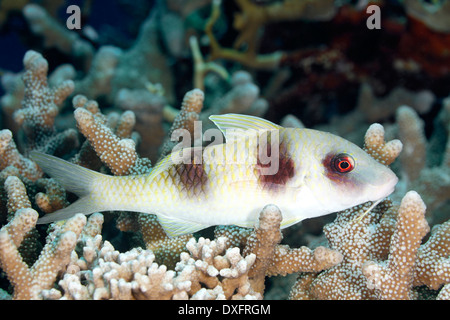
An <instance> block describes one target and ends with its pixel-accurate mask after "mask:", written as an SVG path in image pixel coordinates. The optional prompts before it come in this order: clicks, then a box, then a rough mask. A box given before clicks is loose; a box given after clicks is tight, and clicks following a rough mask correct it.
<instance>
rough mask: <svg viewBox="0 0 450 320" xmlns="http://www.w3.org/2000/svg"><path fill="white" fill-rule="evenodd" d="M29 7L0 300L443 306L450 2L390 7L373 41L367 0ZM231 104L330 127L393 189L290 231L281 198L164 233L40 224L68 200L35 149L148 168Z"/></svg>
mask: <svg viewBox="0 0 450 320" xmlns="http://www.w3.org/2000/svg"><path fill="white" fill-rule="evenodd" d="M29 2H30V1H17V3H12V2H10V1H1V2H0V7H1V8H2V10H0V11H1V12H0V28H1V29H2V30H1V31H2V32H1V35H0V43H1V44H2V45H3V47H7V48H10V47H11V50H10V51H9V50H7V51H5V52H3V55H2V57H3V58H2V61H1V62H2V65H1V66H0V76H1V78H2V79H1V84H2V87H3V89H4V93H5V94H4V95H3V96H2V97H1V100H0V104H1V109H2V110H1V115H0V117H1V119H0V123H1V124H0V126H1V130H0V227H1V229H0V268H1V273H0V284H1V286H2V288H0V299H12V298H13V299H75V300H80V299H94V300H96V299H261V298H269V299H279V298H286V297H287V294H288V292H289V291H290V298H291V299H447V300H448V299H450V285H449V282H450V275H449V274H450V270H449V265H450V263H449V254H450V252H449V244H450V236H449V235H450V232H449V230H450V224H449V221H448V217H449V215H448V212H449V211H448V210H449V208H450V207H449V194H450V192H449V181H450V178H449V168H450V121H449V120H450V112H449V111H450V98H449V97H447V96H448V94H449V92H448V79H449V78H448V74H449V68H448V65H449V63H448V59H449V55H448V52H449V48H450V44H449V43H450V42H449V35H448V19H446V18H447V16H448V8H450V7H449V4H448V1H446V2H443V1H428V2H427V1H422V0H407V1H394V2H393V1H378V2H376V4H377V5H379V6H380V7H381V9H382V15H381V26H382V28H381V29H380V30H369V29H368V28H367V27H366V21H367V17H368V14H367V12H366V9H367V6H368V5H370V4H372V2H367V1H357V4H356V5H354V4H353V3H355V1H352V2H348V1H345V2H336V1H330V0H320V1H311V0H298V1H297V0H277V1H273V0H258V1H255V0H234V1H231V2H230V3H227V4H225V2H223V3H222V1H218V0H213V1H212V0H194V1H188V2H186V1H182V0H162V1H156V2H155V4H154V5H149V4H147V3H143V2H142V1H137V2H129V1H128V2H127V1H119V2H117V1H112V2H108V5H109V6H111V12H118V13H120V16H121V18H120V19H115V17H112V18H113V19H115V20H113V21H111V20H109V21H108V22H106V23H103V22H102V21H106V20H108V19H109V18H111V17H109V16H108V17H105V16H103V17H101V19H97V18H98V15H99V11H100V14H102V13H103V11H102V9H99V8H100V7H102V6H94V5H92V1H84V2H83V4H81V6H82V29H81V30H73V31H69V30H68V29H67V28H66V26H65V25H64V21H62V19H63V17H59V13H62V10H60V9H62V5H63V2H64V1H52V2H51V3H50V1H39V5H37V4H35V3H34V2H35V1H32V2H33V3H29ZM144 2H145V1H144ZM430 2H432V4H430ZM3 9H4V10H3ZM430 9H432V10H430ZM19 10H21V11H19ZM91 10H92V11H91ZM91 14H93V15H92V16H91ZM61 18H62V19H61ZM122 18H123V19H122ZM60 19H61V20H60ZM94 21H95V24H94ZM91 22H92V26H91V25H89V24H90V23H91ZM94 25H95V28H94V27H93V26H94ZM4 36H6V37H4ZM5 39H10V40H11V39H13V40H12V41H13V44H11V42H8V41H6V42H5V41H4V40H5ZM14 41H16V42H17V43H20V46H19V48H16V45H15V44H14ZM411 48H414V50H411ZM16 49H18V51H17V50H16ZM29 49H32V50H29ZM189 49H190V50H189ZM21 50H22V52H25V51H26V50H29V51H26V53H25V55H24V59H23V67H24V70H23V71H20V69H21V65H20V56H19V60H18V62H14V60H17V59H13V58H17V56H16V55H14V54H15V53H16V52H20V51H21ZM17 64H18V65H17ZM6 69H8V70H6ZM70 102H72V103H70ZM72 105H73V107H74V108H75V110H74V109H73V108H72ZM224 113H241V114H249V115H256V116H263V117H265V118H267V119H268V120H270V121H273V122H276V123H280V124H281V125H283V126H285V127H293V128H304V127H309V128H312V129H319V130H324V131H329V132H333V133H336V134H338V135H340V136H342V137H344V138H347V139H348V140H350V141H352V142H355V143H357V144H358V145H364V149H365V150H366V152H367V153H369V154H370V155H371V156H372V157H373V158H375V159H376V160H378V161H379V162H380V163H382V164H384V165H387V166H390V167H391V168H392V170H393V171H394V172H395V173H396V174H397V175H398V176H399V178H400V181H399V183H398V185H397V186H396V190H395V192H394V193H393V194H392V195H391V196H390V198H389V199H385V200H384V201H382V202H380V203H378V204H377V206H375V208H373V209H372V210H370V211H369V212H366V210H367V209H368V208H369V207H370V206H371V205H373V204H372V203H370V202H369V203H365V204H361V205H360V206H357V207H354V208H349V209H348V210H345V211H343V212H339V213H336V214H331V215H327V216H324V217H320V218H315V219H308V220H305V221H304V222H302V223H301V224H296V225H295V226H291V227H289V228H287V229H283V230H280V221H281V220H282V219H281V218H282V215H283V212H281V211H280V210H279V208H277V207H275V206H273V205H267V206H266V207H265V208H264V209H263V210H262V211H261V212H260V215H259V220H258V221H257V222H256V225H255V226H254V228H240V227H237V226H216V227H215V228H214V229H213V228H208V229H205V230H201V231H199V232H198V233H194V234H187V235H183V236H180V237H172V238H171V237H168V236H167V234H166V233H165V232H164V230H163V228H162V227H161V225H160V224H159V222H158V219H157V217H156V216H155V215H151V214H140V213H134V212H119V213H116V212H106V213H104V215H103V214H100V213H94V214H92V215H91V216H90V217H89V218H88V219H87V218H85V217H84V216H83V215H77V216H75V217H73V218H72V219H70V220H67V221H65V222H58V223H54V224H51V225H49V226H46V225H38V226H36V220H37V219H38V216H41V215H44V214H47V213H51V212H54V211H56V210H58V209H61V208H64V207H66V206H67V205H68V204H70V203H73V202H74V201H76V197H75V195H74V194H72V193H70V192H66V190H64V188H62V187H61V186H60V185H59V184H58V183H57V182H56V181H55V180H53V179H51V178H48V177H47V176H45V174H44V173H43V172H42V171H41V170H40V169H39V168H38V167H37V165H36V164H35V163H34V162H33V161H31V160H30V159H28V154H29V152H30V151H34V150H37V151H41V152H45V153H48V154H53V155H55V156H57V157H60V158H63V159H66V160H68V161H71V162H73V163H76V164H79V165H82V166H84V167H87V168H90V169H92V170H95V171H98V172H102V173H105V174H114V175H134V174H146V173H148V172H149V171H150V170H151V163H150V161H149V159H150V160H151V161H153V162H156V161H157V160H158V159H161V157H163V156H165V155H166V154H168V153H169V152H171V151H172V150H173V147H174V144H175V143H176V142H175V141H170V138H171V136H172V135H173V136H176V135H177V132H179V131H181V130H187V132H189V133H190V134H191V138H192V134H193V133H196V132H197V131H196V130H194V129H195V128H194V126H195V123H196V121H201V128H202V130H203V131H205V130H207V129H209V128H211V127H212V126H213V123H212V122H211V121H209V119H208V118H209V116H210V115H212V114H224ZM373 122H378V123H373ZM199 124H200V122H199ZM367 128H368V130H367V131H366V129H367ZM193 138H194V139H193V140H192V141H190V142H191V144H192V145H194V146H196V145H199V144H200V143H199V142H200V141H199V139H200V140H201V137H199V136H195V137H193ZM394 138H398V140H397V139H394ZM183 141H184V140H183ZM80 142H81V143H80ZM397 158H398V159H399V161H395V159H397ZM413 190H414V191H413ZM425 206H426V210H425ZM210 214H214V213H213V212H211V213H210ZM429 229H431V233H430V234H427V232H428V230H429Z"/></svg>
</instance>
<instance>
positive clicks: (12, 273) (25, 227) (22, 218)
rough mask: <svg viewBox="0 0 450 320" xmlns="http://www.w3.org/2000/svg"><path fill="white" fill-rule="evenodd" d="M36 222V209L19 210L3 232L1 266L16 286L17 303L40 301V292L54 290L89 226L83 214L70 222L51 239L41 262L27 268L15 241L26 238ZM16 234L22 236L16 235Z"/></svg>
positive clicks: (0, 254) (0, 249)
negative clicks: (84, 230) (86, 224)
mask: <svg viewBox="0 0 450 320" xmlns="http://www.w3.org/2000/svg"><path fill="white" fill-rule="evenodd" d="M37 218H38V214H37V212H36V211H34V210H33V209H31V208H28V209H20V210H18V211H17V212H16V215H15V216H14V218H13V220H11V221H10V222H9V223H8V224H7V225H6V226H4V227H3V228H2V229H1V230H0V265H1V267H2V269H3V270H4V271H5V272H6V273H7V275H8V279H9V280H10V281H11V283H12V284H13V285H14V299H27V300H28V299H40V298H41V297H40V292H41V291H42V290H43V289H50V288H51V287H52V286H53V283H54V281H55V279H56V277H57V274H58V273H59V272H60V271H62V270H63V268H64V267H65V266H66V265H67V264H68V263H69V261H70V253H71V252H72V250H73V249H74V248H75V245H76V240H77V238H78V236H79V234H80V233H81V230H82V228H83V226H84V224H85V223H86V217H85V216H84V215H82V214H79V215H76V216H75V217H73V218H71V219H70V220H68V221H67V222H66V224H65V225H64V226H63V227H62V229H61V230H60V231H55V232H53V233H52V234H50V235H49V238H48V239H49V241H48V242H47V244H46V246H45V247H44V249H43V251H42V253H41V255H40V257H39V259H38V260H37V261H36V263H35V264H34V265H33V266H32V267H31V268H28V266H27V265H26V263H25V262H24V261H23V259H22V257H21V255H20V254H19V251H18V249H17V245H16V243H15V241H14V240H13V239H14V238H15V239H16V241H17V237H20V234H21V235H22V237H23V235H24V234H25V233H27V232H29V231H30V230H31V229H32V228H34V227H35V225H36V221H37ZM17 225H20V229H18V228H17V227H16V226H17ZM13 232H20V234H18V235H13Z"/></svg>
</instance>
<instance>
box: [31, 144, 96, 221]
mask: <svg viewBox="0 0 450 320" xmlns="http://www.w3.org/2000/svg"><path fill="white" fill-rule="evenodd" d="M30 157H31V159H33V160H34V161H35V162H36V163H37V164H38V165H39V166H40V167H41V168H42V170H44V171H45V172H46V173H47V174H48V175H49V176H51V177H52V178H54V179H55V180H56V181H58V182H59V183H60V184H61V185H62V186H63V187H64V189H66V190H67V191H70V192H73V193H75V194H76V195H77V196H79V197H80V199H78V200H77V201H76V202H74V203H73V204H71V205H70V206H68V207H67V208H64V209H61V210H58V211H55V212H53V213H51V214H47V215H45V216H44V217H42V218H40V219H39V220H38V222H37V223H38V224H42V223H50V222H53V221H58V220H66V219H68V218H70V217H72V216H74V215H75V214H77V213H83V214H90V213H93V212H96V211H98V210H99V208H98V207H97V206H96V205H95V203H93V201H91V198H90V195H91V192H92V191H93V184H94V182H95V181H96V180H97V179H98V178H101V177H102V176H103V175H102V174H101V173H98V172H95V171H92V170H89V169H86V168H83V167H81V166H78V165H76V164H73V163H70V162H67V161H64V160H62V159H59V158H56V157H54V156H50V155H48V154H44V153H40V152H36V151H32V152H31V153H30Z"/></svg>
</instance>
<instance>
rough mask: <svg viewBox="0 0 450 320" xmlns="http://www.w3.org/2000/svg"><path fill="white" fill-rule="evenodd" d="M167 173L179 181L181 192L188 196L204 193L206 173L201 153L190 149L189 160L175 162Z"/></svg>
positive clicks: (206, 179) (175, 180)
mask: <svg viewBox="0 0 450 320" xmlns="http://www.w3.org/2000/svg"><path fill="white" fill-rule="evenodd" d="M169 175H170V176H172V178H173V179H174V182H175V183H179V184H180V186H181V190H182V192H185V193H186V195H187V196H188V197H198V196H200V195H204V194H205V192H206V190H205V187H206V183H207V181H208V175H207V174H206V172H205V169H204V166H203V155H202V152H201V150H200V152H199V151H198V150H197V152H196V151H194V150H191V157H190V161H186V163H184V162H183V163H179V164H175V165H174V166H173V167H172V169H171V170H169Z"/></svg>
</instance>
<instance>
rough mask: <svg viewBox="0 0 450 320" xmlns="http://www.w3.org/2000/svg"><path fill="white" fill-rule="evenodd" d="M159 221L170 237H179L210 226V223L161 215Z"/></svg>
mask: <svg viewBox="0 0 450 320" xmlns="http://www.w3.org/2000/svg"><path fill="white" fill-rule="evenodd" d="M158 221H159V223H160V224H161V226H162V227H163V229H164V231H165V232H166V234H167V235H168V236H169V237H177V236H181V235H183V234H186V233H194V232H197V231H199V230H202V229H205V228H208V227H209V225H204V224H200V223H195V222H191V221H186V220H181V219H177V218H173V217H167V216H161V215H158Z"/></svg>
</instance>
